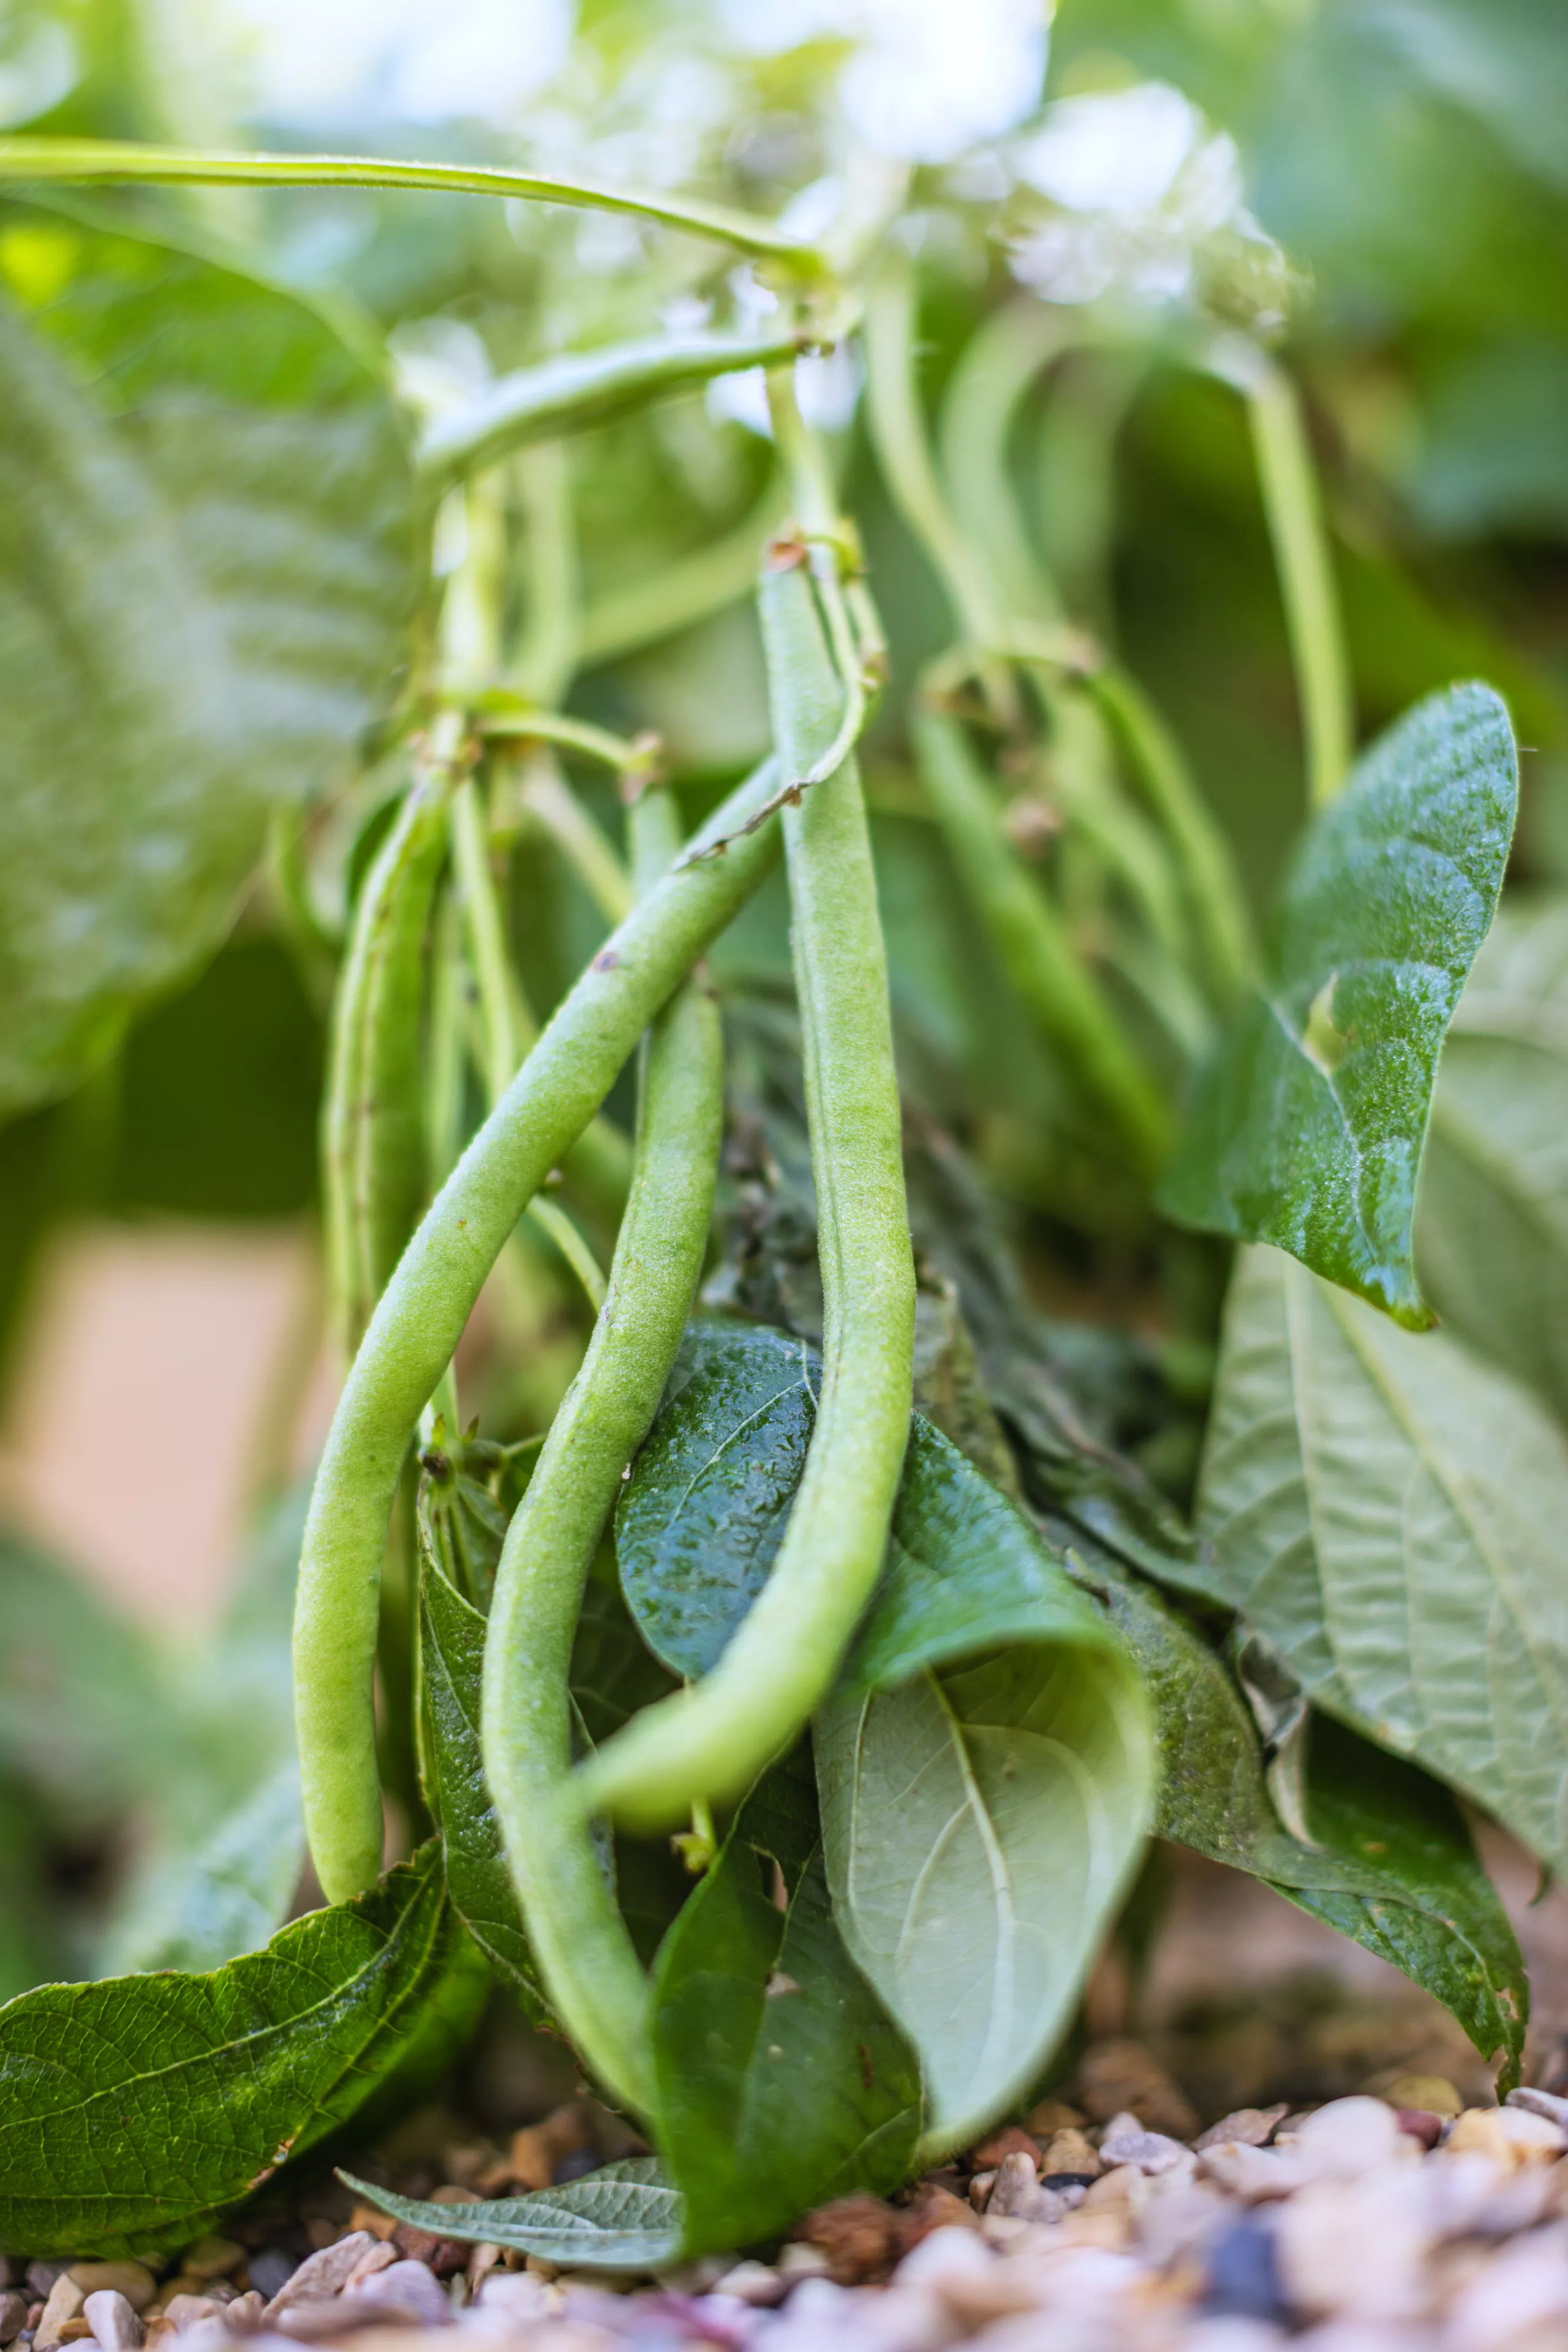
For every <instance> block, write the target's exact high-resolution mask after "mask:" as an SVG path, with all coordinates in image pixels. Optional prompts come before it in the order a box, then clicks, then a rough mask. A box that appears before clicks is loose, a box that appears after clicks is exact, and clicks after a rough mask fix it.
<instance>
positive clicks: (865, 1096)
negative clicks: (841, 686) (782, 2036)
mask: <svg viewBox="0 0 1568 2352" xmlns="http://www.w3.org/2000/svg"><path fill="white" fill-rule="evenodd" d="M761 604H762V622H763V635H764V641H765V645H766V650H767V655H768V686H769V695H770V698H771V701H772V705H773V721H774V740H775V741H776V743H777V746H778V751H779V761H780V763H781V766H782V768H783V771H784V772H785V773H786V774H789V775H796V776H803V775H806V774H808V773H809V772H810V768H811V765H812V762H813V761H815V760H816V759H818V758H820V756H821V751H822V750H823V748H824V747H825V746H826V745H827V744H829V743H831V740H832V739H833V735H834V731H835V728H836V725H837V721H838V717H839V711H838V687H837V680H836V677H835V673H834V669H833V667H832V663H831V657H830V655H829V651H828V646H827V644H826V641H825V639H824V636H823V633H822V628H821V622H820V619H819V617H818V614H817V609H816V603H815V598H814V595H813V592H812V587H811V583H810V577H809V574H808V572H807V571H806V570H805V568H804V567H803V566H801V565H800V564H799V563H796V564H793V565H789V566H788V567H787V568H784V569H779V570H775V571H771V572H768V574H767V575H766V576H765V578H764V581H763V585H762V593H761ZM784 841H785V854H786V856H787V858H788V861H789V889H790V901H791V906H792V909H793V940H794V952H795V984H796V992H797V995H798V997H799V999H800V1021H801V1033H802V1039H803V1048H804V1059H805V1075H806V1099H807V1108H808V1112H809V1115H810V1130H811V1164H812V1171H813V1174H814V1177H815V1181H816V1189H817V1216H818V1248H819V1253H820V1255H821V1268H822V1290H823V1304H824V1327H825V1328H824V1332H823V1347H822V1354H823V1375H822V1387H821V1396H820V1398H819V1400H818V1406H817V1418H816V1425H815V1428H814V1430H813V1433H812V1437H811V1443H810V1449H809V1451H808V1454H807V1458H806V1468H805V1474H804V1475H803V1477H802V1479H801V1482H800V1490H799V1492H798V1493H797V1495H796V1497H795V1502H794V1506H793V1508H792V1509H791V1511H790V1514H789V1525H788V1527H787V1528H786V1529H785V1534H784V1540H783V1543H782V1544H781V1546H780V1547H779V1556H778V1559H776V1561H775V1562H774V1566H773V1570H772V1574H771V1575H770V1577H769V1579H768V1583H767V1585H766V1586H765V1588H764V1590H763V1591H762V1593H761V1594H760V1596H759V1597H758V1601H756V1603H755V1605H754V1606H753V1608H752V1610H751V1612H750V1614H749V1615H748V1616H747V1618H746V1620H745V1622H744V1623H743V1624H742V1625H741V1627H740V1628H739V1631H738V1632H737V1633H736V1634H735V1636H734V1637H733V1639H732V1640H731V1642H730V1643H729V1646H728V1648H727V1650H726V1651H725V1654H724V1655H723V1657H722V1658H721V1659H720V1660H719V1663H718V1664H717V1666H716V1668H715V1669H714V1671H713V1673H712V1674H711V1675H708V1676H707V1677H706V1680H705V1681H703V1682H702V1683H701V1684H699V1685H696V1686H695V1688H694V1689H692V1690H689V1691H686V1692H683V1693H681V1694H679V1695H678V1696H675V1697H673V1698H669V1699H665V1700H664V1701H662V1702H661V1703H660V1704H659V1705H658V1706H654V1707H650V1708H648V1709H646V1710H645V1711H644V1712H643V1714H642V1715H641V1716H638V1717H635V1718H634V1719H633V1720H632V1723H630V1724H629V1725H627V1727H626V1728H625V1729H624V1730H623V1731H622V1732H620V1733H619V1734H618V1735H617V1736H616V1738H614V1739H612V1740H610V1741H609V1742H607V1744H606V1745H605V1746H604V1747H603V1748H601V1750H600V1751H599V1754H598V1755H597V1756H596V1757H594V1758H592V1759H591V1760H590V1761H589V1762H588V1763H587V1764H585V1765H583V1766H581V1767H580V1769H579V1772H578V1776H577V1777H578V1782H579V1801H580V1803H581V1804H582V1805H584V1806H586V1807H588V1808H589V1809H591V1810H593V1811H601V1810H602V1811H608V1812H610V1813H612V1814H613V1816H614V1818H615V1819H616V1820H617V1821H619V1822H623V1823H624V1824H625V1825H627V1826H628V1827H630V1828H632V1829H642V1830H649V1831H652V1830H658V1829H665V1828H669V1827H671V1826H673V1825H674V1823H676V1822H679V1821H680V1820H681V1819H682V1818H683V1817H684V1816H685V1813H686V1812H687V1811H688V1809H689V1808H690V1806H691V1805H692V1803H693V1802H694V1801H696V1800H700V1799H706V1800H722V1799H727V1798H731V1797H736V1796H738V1795H739V1794H740V1793H741V1792H742V1791H743V1790H745V1789H746V1788H747V1786H748V1785H749V1783H750V1782H751V1781H752V1780H753V1779H755V1777H756V1775H757V1774H758V1772H759V1771H760V1770H761V1769H762V1768H763V1767H764V1766H765V1765H766V1764H767V1763H768V1761H769V1760H770V1759H772V1758H773V1757H774V1756H776V1755H777V1754H778V1753H779V1751H780V1750H781V1749H782V1748H786V1747H788V1745H789V1742H790V1741H791V1740H792V1739H793V1738H795V1736H796V1734H797V1733H798V1732H799V1731H800V1728H801V1727H802V1726H803V1725H804V1724H805V1723H806V1722H807V1720H808V1719H809V1717H810V1716H811V1714H812V1713H813V1712H814V1711H815V1709H816V1707H817V1706H818V1705H819V1703H820V1702H821V1699H822V1697H823V1696H825V1694H826V1692H827V1691H828V1689H829V1688H830V1686H831V1683H832V1680H833V1676H834V1675H835V1674H836V1673H837V1671H838V1666H839V1662H840V1659H841V1656H842V1654H843V1652H844V1649H845V1647H846V1645H847V1643H848V1642H849V1640H850V1637H851V1635H852V1633H853V1632H854V1628H855V1625H856V1623H857V1622H858V1621H859V1618H860V1616H861V1612H862V1610H863V1609H864V1607H865V1604H866V1602H867V1601H868V1600H869V1599H870V1597H871V1593H872V1591H873V1587H874V1585H875V1583H876V1580H877V1576H878V1574H879V1572H880V1570H881V1568H882V1562H883V1553H884V1550H885V1549H886V1544H887V1530H888V1523H889V1519H890V1517H891V1515H892V1511H893V1504H894V1496H895V1495H896V1493H897V1490H898V1481H899V1475H900V1473H901V1471H902V1468H903V1464H904V1444H905V1441H906V1439H907V1436H908V1432H909V1412H910V1398H911V1390H912V1367H913V1351H914V1339H915V1269H914V1259H913V1254H912V1251H911V1248H910V1241H909V1223H908V1214H907V1210H906V1207H905V1202H904V1164H903V1158H902V1153H901V1150H900V1134H899V1106H898V1085H897V1080H896V1077H895V1075H894V1062H893V1034H892V1023H891V1018H890V1014H889V1009H888V997H887V962H886V956H885V952H884V950H883V938H882V926H881V921H880V919H879V917H878V913H877V904H876V880H875V875H874V873H873V866H872V862H871V844H870V840H869V837H868V835H867V830H866V821H865V809H864V805H863V803H862V798H861V788H860V777H859V773H858V771H857V768H856V764H855V761H854V760H853V758H852V757H851V758H848V759H846V760H845V761H843V762H842V763H841V765H840V766H839V767H838V768H837V769H835V771H834V772H833V773H832V775H831V776H830V777H829V778H827V779H826V781H824V782H821V783H820V784H816V785H814V786H813V787H812V788H811V789H810V791H808V792H805V793H802V794H801V795H800V800H799V802H798V803H797V804H796V805H795V806H793V807H790V808H787V809H786V811H785V813H784ZM732 854H733V853H732Z"/></svg>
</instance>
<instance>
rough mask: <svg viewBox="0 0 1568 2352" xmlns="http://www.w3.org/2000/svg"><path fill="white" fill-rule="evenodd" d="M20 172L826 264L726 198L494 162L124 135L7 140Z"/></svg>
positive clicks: (5, 161) (4, 175)
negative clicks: (462, 209)
mask: <svg viewBox="0 0 1568 2352" xmlns="http://www.w3.org/2000/svg"><path fill="white" fill-rule="evenodd" d="M16 180H68V181H74V182H77V183H78V184H86V183H89V182H93V181H106V180H107V181H116V180H119V181H156V182H163V183H165V184H183V185H187V186H194V187H250V188H428V189H432V190H434V191H436V192H445V193H448V194H457V195H470V196H520V197H525V198H528V199H531V200H533V201H535V202H538V203H541V204H550V205H580V206H582V207H585V208H586V209H588V210H590V211H594V212H612V213H627V214H630V215H632V217H633V218H634V219H640V220H651V221H658V222H660V223H662V224H663V225H664V226H665V227H667V228H676V229H684V230H685V231H687V232H688V233H689V234H691V235H693V236H706V237H712V238H714V239H715V240H716V242H717V243H719V244H721V245H730V246H734V247H736V249H737V251H738V252H741V253H750V254H755V255H757V256H758V258H760V259H766V260H770V261H780V262H784V263H786V264H788V266H789V268H790V269H791V270H792V271H794V272H795V274H797V275H798V276H800V277H801V278H820V277H821V276H822V275H823V271H824V263H823V260H822V257H821V254H820V253H819V252H818V251H817V249H816V248H815V247H813V246H810V245H807V244H804V243H803V242H802V241H801V240H800V238H798V237H793V236H789V235H788V234H787V233H786V232H785V231H783V230H781V229H778V228H775V227H773V226H771V225H770V224H769V223H768V222H767V221H761V220H755V219H753V218H752V216H751V215H749V214H748V213H741V212H735V211H733V210H731V209H730V207H729V206H728V205H709V204H704V203H703V202H702V201H701V199H700V198H698V197H695V196H665V195H660V194H653V193H649V192H643V191H638V190H633V189H622V188H606V187H602V186H601V185H600V184H598V183H597V182H595V181H591V180H563V179H559V178H555V177H547V176H545V175H543V174H541V173H536V172H512V171H504V170H500V169H497V168H496V167H494V166H491V165H482V166H475V165H472V164H463V163H404V162H402V161H398V160H394V159H391V158H386V157H381V156H373V155H269V154H262V153H256V154H249V153H239V154H224V153H221V152H216V151H214V150H204V149H200V148H192V147H157V146H151V145H143V144H141V142H137V141H133V140H120V139H3V140H0V181H16Z"/></svg>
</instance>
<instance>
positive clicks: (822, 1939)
mask: <svg viewBox="0 0 1568 2352" xmlns="http://www.w3.org/2000/svg"><path fill="white" fill-rule="evenodd" d="M653 2063H654V2067H655V2070H656V2078H657V2083H658V2099H659V2108H658V2114H659V2145H660V2147H661V2148H662V2149H663V2151H664V2158H665V2161H666V2163H667V2164H668V2165H669V2168H670V2170H671V2172H672V2173H673V2174H674V2179H675V2180H676V2181H677V2183H678V2184H679V2186H680V2188H681V2190H682V2191H683V2193H684V2196H685V2241H684V2246H685V2252H688V2253H702V2252H709V2251H711V2250H712V2249H714V2248H716V2247H723V2246H745V2245H750V2244H751V2243H753V2242H755V2241H758V2240H760V2239H766V2238H771V2237H776V2236H778V2235H779V2233H780V2232H781V2231H785V2230H787V2229H788V2228H789V2224H790V2223H791V2221H794V2220H795V2219H796V2217H797V2216H798V2215H799V2214H800V2213H801V2212H804V2211H805V2210H808V2209H809V2208H810V2207H811V2206H815V2205H822V2204H825V2203H827V2202H828V2200H830V2199H831V2198H834V2197H842V2196H847V2195H848V2194H850V2192H851V2191H852V2190H854V2189H869V2190H871V2191H872V2192H873V2194H879V2195H884V2196H885V2195H886V2194H887V2193H888V2192H889V2191H890V2190H892V2189H895V2188H896V2187H897V2186H898V2185H899V2183H900V2182H901V2181H902V2180H903V2179H904V2178H905V2177H906V2175H907V2174H908V2172H909V2169H910V2165H911V2161H912V2158H913V2157H914V2153H915V2139H916V2137H917V2135H918V2132H919V2129H920V2111H921V2097H920V2069H919V2066H918V2065H917V2063H916V2062H915V2057H914V2055H913V2054H912V2053H911V2052H910V2050H909V2047H908V2045H907V2043H906V2042H904V2037H903V2035H902V2034H901V2033H900V2032H899V2031H898V2028H897V2027H896V2025H894V2022H893V2021H892V2020H891V2018H890V2017H889V2016H888V2014H887V2011H885V2009H884V2008H883V2005H882V2002H881V2001H880V2000H878V1998H877V1996H876V1994H875V1993H874V1992H873V1990H872V1988H871V1986H870V1985H869V1984H868V1983H867V1982H866V1980H865V1979H864V1978H863V1977H862V1975H861V1973H860V1971H859V1969H857V1968H856V1967H855V1965H854V1963H853V1961H852V1959H851V1958H850V1956H849V1954H848V1952H847V1951H846V1950H845V1949H844V1946H843V1943H842V1941H841V1937H840V1935H839V1932H838V1929H837V1928H836V1927H835V1926H834V1923H833V1914H832V1910H831V1906H830V1904H829V1898H828V1882H827V1874H826V1872H825V1870H824V1867H823V1861H822V1852H821V1830H820V1828H819V1825H818V1821H817V1804H816V1796H815V1792H814V1790H813V1789H812V1786H811V1769H810V1758H809V1755H808V1753H807V1751H806V1750H805V1749H804V1748H802V1749H801V1750H800V1751H799V1752H798V1753H797V1755H796V1756H795V1757H793V1758H792V1759H790V1760H789V1762H788V1763H785V1764H781V1765H779V1766H776V1767H775V1769H773V1770H772V1771H771V1772H769V1773H768V1774H767V1775H766V1777H765V1778H764V1780H762V1781H761V1782H760V1783H759V1784H758V1787H757V1788H756V1789H755V1790H753V1791H752V1793H751V1795H750V1796H749V1797H748V1798H747V1801H746V1802H745V1804H744V1805H743V1806H742V1807H741V1809H740V1811H739V1813H738V1815H737V1818H736V1821H735V1823H734V1826H733V1827H732V1829H731V1830H730V1832H729V1834H728V1836H727V1838H726V1840H725V1842H724V1845H723V1847H722V1848H721V1850H720V1852H719V1854H718V1857H717V1860H716V1862H715V1864H713V1866H712V1868H711V1869H710V1870H709V1871H708V1872H707V1873H706V1875H705V1876H704V1877H703V1879H702V1880H701V1881H700V1883H699V1885H698V1886H697V1888H696V1891H695V1894H693V1895H692V1896H691V1897H690V1899H689V1900H688V1902H687V1903H686V1905H685V1908H684V1910H683V1911H682V1912H681V1915H680V1916H679V1917H678V1919H677V1920H676V1921H675V1923H674V1927H672V1928H671V1929H670V1932H669V1934H668V1936H667V1937H665V1940H664V1947H663V1948H662V1950H661V1952H660V1954H659V1959H658V1965H657V1968H656V1969H655V1972H654V1978H653Z"/></svg>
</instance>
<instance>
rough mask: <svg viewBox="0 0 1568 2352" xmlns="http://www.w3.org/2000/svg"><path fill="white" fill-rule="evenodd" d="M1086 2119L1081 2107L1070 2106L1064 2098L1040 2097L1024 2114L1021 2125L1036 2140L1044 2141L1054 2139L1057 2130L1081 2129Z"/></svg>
mask: <svg viewBox="0 0 1568 2352" xmlns="http://www.w3.org/2000/svg"><path fill="white" fill-rule="evenodd" d="M1088 2120H1089V2118H1088V2116H1086V2115H1085V2114H1084V2112H1083V2110H1082V2107H1070V2106H1069V2105H1068V2104H1067V2102H1066V2100H1065V2099H1041V2100H1040V2104H1039V2105H1038V2106H1034V2107H1030V2111H1029V2113H1028V2115H1027V2116H1025V2117H1024V2119H1023V2127H1024V2129H1025V2131H1027V2132H1030V2133H1032V2135H1033V2137H1035V2138H1036V2139H1037V2140H1040V2141H1045V2140H1048V2139H1054V2138H1055V2137H1056V2135H1057V2133H1058V2132H1059V2131H1082V2128H1083V2126H1084V2125H1085V2124H1086V2123H1087V2122H1088Z"/></svg>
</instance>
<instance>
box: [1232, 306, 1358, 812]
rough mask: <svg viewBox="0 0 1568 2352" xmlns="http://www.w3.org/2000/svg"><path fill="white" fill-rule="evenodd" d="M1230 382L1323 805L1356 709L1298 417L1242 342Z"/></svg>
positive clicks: (1263, 360) (1287, 381) (1290, 392)
mask: <svg viewBox="0 0 1568 2352" xmlns="http://www.w3.org/2000/svg"><path fill="white" fill-rule="evenodd" d="M1231 381H1232V382H1234V383H1238V384H1239V388H1240V390H1241V392H1242V394H1243V396H1244V397H1245V399H1246V402H1247V419H1248V423H1249V425H1250V427H1251V432H1252V446H1253V450H1254V452H1255V454H1256V457H1257V460H1258V482H1259V488H1260V490H1261V492H1262V496H1263V511H1264V513H1265V515H1266V516H1267V518H1268V522H1269V536H1270V540H1271V541H1272V542H1273V548H1274V562H1275V565H1276V567H1277V569H1278V572H1279V575H1280V593H1281V596H1282V597H1283V599H1284V604H1285V624H1286V626H1287V628H1288V629H1289V631H1290V637H1291V659H1292V660H1293V662H1294V663H1295V668H1296V685H1297V690H1298V692H1299V694H1300V696H1301V725H1302V730H1303V732H1304V733H1305V736H1306V745H1307V799H1308V804H1309V806H1311V807H1312V808H1314V809H1321V808H1326V807H1327V806H1328V804H1329V803H1330V802H1331V801H1332V800H1333V799H1334V798H1335V797H1336V796H1337V795H1338V793H1339V792H1340V791H1341V789H1342V787H1343V783H1344V780H1345V777H1346V776H1347V774H1348V773H1349V772H1350V763H1351V760H1352V758H1353V756H1354V749H1355V709H1354V695H1353V689H1352V686H1351V676H1350V660H1349V656H1348V655H1347V653H1346V650H1345V643H1344V633H1343V626H1342V624H1341V620H1340V611H1339V598H1338V595H1337V593H1336V592H1335V588H1334V579H1333V556H1332V554H1331V552H1330V549H1329V542H1328V533H1327V530H1326V528H1325V526H1324V522H1323V511H1322V496H1321V493H1320V491H1319V488H1318V479H1317V472H1316V468H1315V467H1314V466H1313V463H1312V446H1311V444H1310V442H1309V441H1308V438H1307V428H1306V420H1305V418H1304V417H1303V415H1302V413H1301V397H1300V395H1299V394H1298V393H1297V391H1296V387H1295V385H1294V383H1292V382H1291V377H1290V375H1289V374H1288V373H1286V371H1285V370H1284V369H1283V368H1282V367H1281V366H1279V365H1278V364H1277V362H1275V361H1273V360H1271V359H1270V358H1269V357H1268V356H1267V355H1266V354H1265V353H1264V352H1260V351H1258V350H1256V348H1255V347H1254V346H1246V347H1244V358H1243V357H1240V356H1239V357H1238V358H1237V360H1236V362H1235V365H1234V369H1233V372H1231Z"/></svg>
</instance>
